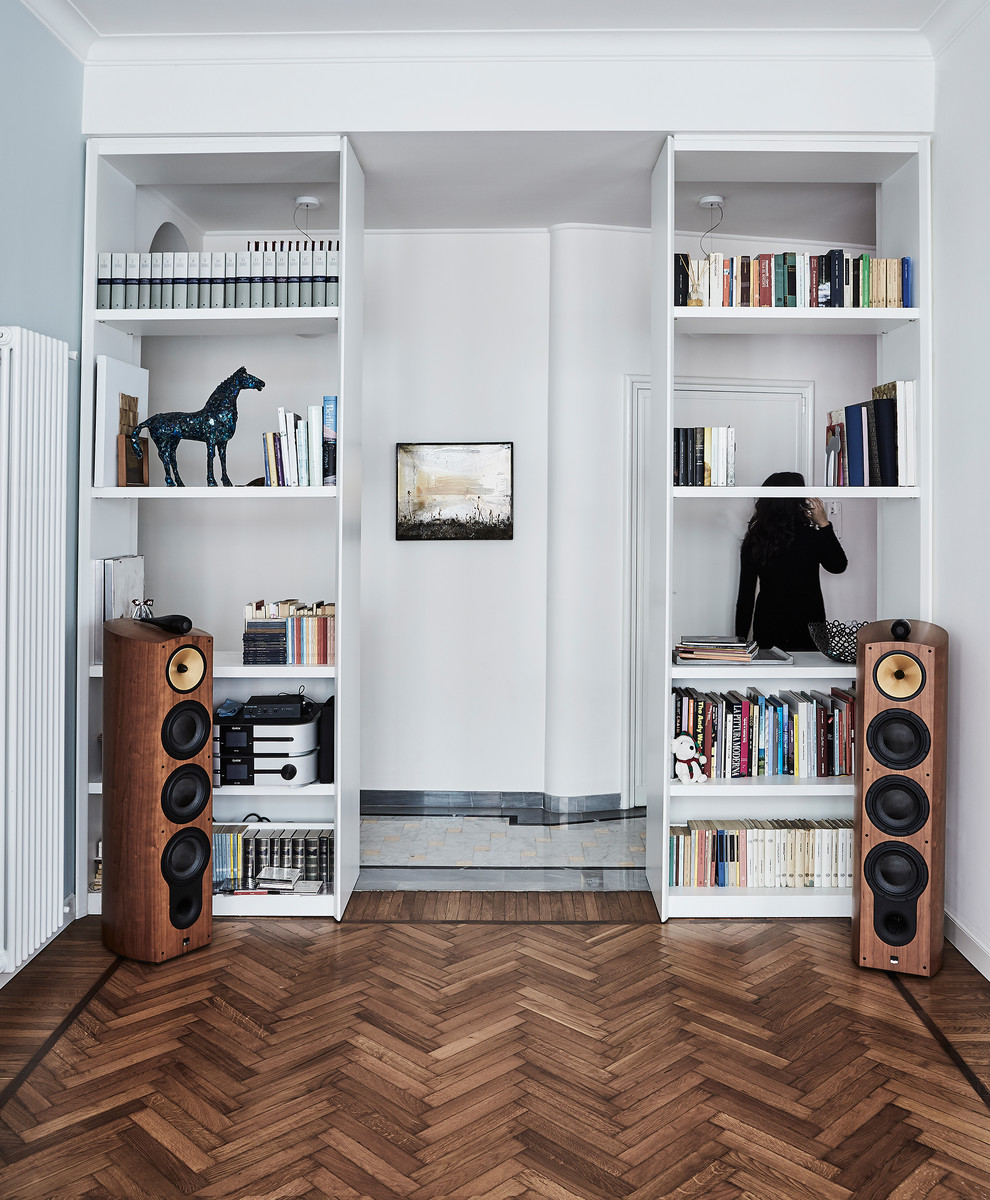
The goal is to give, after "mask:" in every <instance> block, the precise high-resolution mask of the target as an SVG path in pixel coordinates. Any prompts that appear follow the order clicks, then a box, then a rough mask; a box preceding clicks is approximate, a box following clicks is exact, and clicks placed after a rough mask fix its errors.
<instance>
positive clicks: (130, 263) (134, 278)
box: [124, 253, 141, 308]
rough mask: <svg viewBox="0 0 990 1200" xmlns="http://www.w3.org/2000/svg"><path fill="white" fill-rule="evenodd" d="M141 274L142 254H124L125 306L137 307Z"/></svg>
mask: <svg viewBox="0 0 990 1200" xmlns="http://www.w3.org/2000/svg"><path fill="white" fill-rule="evenodd" d="M140 275H141V255H140V254H136V253H128V254H125V255H124V308H137V306H138V287H139V279H140Z"/></svg>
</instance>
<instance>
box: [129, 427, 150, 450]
mask: <svg viewBox="0 0 990 1200" xmlns="http://www.w3.org/2000/svg"><path fill="white" fill-rule="evenodd" d="M147 424H148V422H147V421H142V422H141V424H140V425H136V426H135V427H134V428H133V429H132V430H131V448H132V449H133V451H134V456H135V458H137V459H138V460H140V459H142V458H144V451H143V450H142V449H141V439H140V438H139V437H138V433H139V432H140V431H141V430H142V429H143V428H144V427H145V425H147Z"/></svg>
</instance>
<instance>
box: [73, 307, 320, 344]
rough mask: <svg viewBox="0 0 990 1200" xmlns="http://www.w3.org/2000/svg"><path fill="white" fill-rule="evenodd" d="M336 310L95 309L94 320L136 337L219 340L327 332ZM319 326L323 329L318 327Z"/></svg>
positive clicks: (309, 334) (310, 334) (308, 334)
mask: <svg viewBox="0 0 990 1200" xmlns="http://www.w3.org/2000/svg"><path fill="white" fill-rule="evenodd" d="M338 314H339V310H338V309H337V308H153V309H152V308H149V309H143V308H142V309H134V308H128V309H121V308H112V309H106V308H104V309H98V310H97V312H96V320H97V322H98V323H99V324H100V325H106V326H109V327H110V328H111V329H116V330H119V331H120V332H121V333H129V334H133V335H134V336H136V337H222V336H229V335H231V334H233V335H236V336H240V337H243V336H245V335H254V334H257V335H259V336H265V335H266V334H272V333H295V334H300V335H303V336H307V337H309V336H312V335H313V334H318V333H323V332H326V331H328V330H329V329H330V328H331V327H332V326H333V325H335V324H336V323H337V319H338ZM321 326H323V327H324V328H321Z"/></svg>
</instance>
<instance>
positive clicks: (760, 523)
mask: <svg viewBox="0 0 990 1200" xmlns="http://www.w3.org/2000/svg"><path fill="white" fill-rule="evenodd" d="M803 486H804V476H803V475H799V474H798V473H797V472H796V471H778V472H776V473H775V474H773V475H771V476H770V477H769V478H768V479H766V480H765V481H764V487H803ZM819 567H824V568H825V570H826V571H829V572H831V574H833V575H840V574H841V573H842V572H843V571H844V570H845V569H846V556H845V553H844V551H843V549H842V547H841V546H840V545H839V541H838V538H836V536H835V530H834V529H833V528H832V525H831V523H830V522H829V519H828V517H827V516H826V515H825V506H824V505H823V504H822V502H821V500H802V499H800V498H798V497H786V498H781V499H771V498H769V497H768V498H761V499H759V500H757V502H756V505H755V509H754V512H753V515H752V517H751V518H750V521H749V525H748V526H747V529H746V536H745V537H744V538H743V542H742V549H741V552H740V571H739V596H738V599H737V601H736V637H738V638H746V637H748V636H749V625H750V621H751V620H752V622H753V637H754V639H755V640H756V642H757V643H758V644H759V645H760V646H778V647H779V648H780V649H781V650H813V649H814V648H815V646H814V642H813V641H812V640H811V634H810V633H809V632H808V622H809V621H824V620H825V601H824V600H823V599H822V588H821V583H820V582H819V578H818V571H819ZM757 581H759V585H760V592H759V595H758V596H757V595H756V584H757ZM754 596H755V597H756V612H755V614H754V612H753V598H754Z"/></svg>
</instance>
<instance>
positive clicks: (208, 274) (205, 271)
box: [199, 250, 213, 308]
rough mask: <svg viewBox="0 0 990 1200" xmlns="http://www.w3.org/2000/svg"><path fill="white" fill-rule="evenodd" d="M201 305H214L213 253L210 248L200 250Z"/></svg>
mask: <svg viewBox="0 0 990 1200" xmlns="http://www.w3.org/2000/svg"><path fill="white" fill-rule="evenodd" d="M199 307H200V308H212V307H213V255H212V254H211V253H210V252H209V250H200V252H199Z"/></svg>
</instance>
